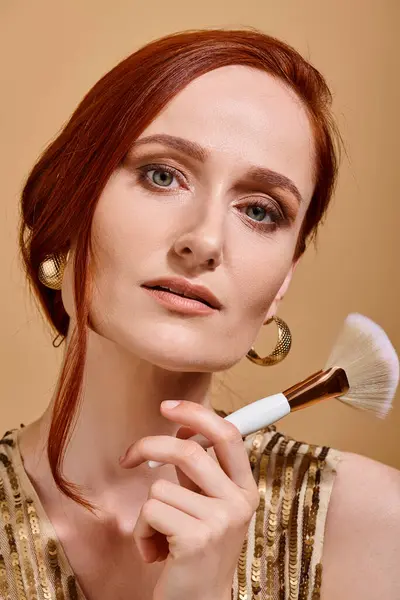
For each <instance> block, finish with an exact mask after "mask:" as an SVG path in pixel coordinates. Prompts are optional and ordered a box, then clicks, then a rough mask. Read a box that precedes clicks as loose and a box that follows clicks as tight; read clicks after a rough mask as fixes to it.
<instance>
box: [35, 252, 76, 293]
mask: <svg viewBox="0 0 400 600" xmlns="http://www.w3.org/2000/svg"><path fill="white" fill-rule="evenodd" d="M68 256H69V252H67V254H53V255H51V256H48V257H47V258H45V259H44V261H42V262H41V263H40V265H39V271H38V277H39V281H40V282H41V283H43V285H45V286H46V287H48V288H50V289H51V290H61V286H62V281H63V276H64V271H65V267H66V264H67V261H68Z"/></svg>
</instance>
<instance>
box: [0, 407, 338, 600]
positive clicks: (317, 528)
mask: <svg viewBox="0 0 400 600" xmlns="http://www.w3.org/2000/svg"><path fill="white" fill-rule="evenodd" d="M221 416H226V413H221ZM15 433H16V430H11V431H9V432H7V433H6V434H4V436H3V439H2V440H0V598H1V599H2V600H3V599H4V600H85V598H84V596H83V594H82V591H81V589H80V587H79V586H78V585H77V581H76V578H75V577H74V574H73V573H72V572H71V570H70V567H69V565H68V564H66V563H65V559H62V560H61V554H62V550H61V547H60V544H59V542H58V541H57V540H56V539H53V538H52V537H51V536H49V535H48V531H49V529H48V524H47V523H46V521H44V522H43V521H42V520H41V518H40V517H39V515H40V514H41V512H40V511H38V510H37V506H36V505H35V502H34V501H33V500H32V498H31V497H30V496H29V493H26V490H25V489H23V488H21V484H20V481H19V476H18V470H17V469H16V468H15V466H14V465H15V463H14V457H15V455H16V447H15V438H14V435H15ZM246 443H247V448H248V454H249V463H250V466H251V469H252V473H253V477H254V478H255V481H256V483H257V486H258V491H259V495H260V502H259V506H258V508H257V510H256V511H255V514H254V515H253V518H252V520H251V522H250V525H249V529H248V532H247V535H246V538H245V539H244V541H243V545H242V549H241V553H240V556H239V560H238V563H237V568H236V571H235V576H234V581H233V586H232V600H320V594H321V583H322V572H323V571H322V563H321V555H320V553H321V552H322V550H321V547H322V544H321V543H319V544H318V545H316V543H315V542H316V540H317V539H318V540H319V541H320V540H321V536H322V537H323V530H324V519H325V513H322V512H321V511H320V504H321V498H325V499H329V496H330V491H331V487H332V485H333V481H334V475H335V473H336V470H335V466H336V464H337V462H338V460H339V453H336V451H333V450H331V449H329V448H326V447H323V448H316V447H314V446H308V445H307V444H302V443H300V442H295V441H294V440H292V439H291V438H290V437H287V436H284V435H283V434H281V433H279V432H276V430H275V427H268V428H266V429H263V430H260V431H259V432H257V433H256V434H252V435H251V436H248V438H247V442H246V441H245V444H246ZM318 536H320V537H318ZM317 547H318V552H317V551H316V548H317Z"/></svg>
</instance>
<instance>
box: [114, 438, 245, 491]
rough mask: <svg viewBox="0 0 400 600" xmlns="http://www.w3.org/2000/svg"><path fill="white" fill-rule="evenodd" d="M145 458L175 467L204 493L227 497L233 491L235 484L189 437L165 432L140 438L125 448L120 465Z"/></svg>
mask: <svg viewBox="0 0 400 600" xmlns="http://www.w3.org/2000/svg"><path fill="white" fill-rule="evenodd" d="M147 460H156V461H159V462H162V463H168V464H172V465H175V466H176V467H179V469H180V470H181V471H182V472H183V473H184V474H185V475H187V477H188V478H189V479H190V480H191V481H193V482H194V483H195V484H196V485H197V486H199V488H200V489H202V490H203V491H204V493H205V494H206V495H207V496H210V497H213V498H224V499H231V498H232V497H233V496H235V495H236V494H237V486H236V485H235V484H234V483H233V482H232V481H231V480H230V479H229V477H228V476H227V475H226V473H224V471H223V470H222V469H221V467H220V466H219V464H218V463H217V462H215V460H214V459H213V458H212V457H211V456H209V454H207V452H206V451H205V450H204V448H202V447H201V446H199V444H197V443H196V442H193V441H191V440H179V439H177V438H175V437H172V436H169V435H157V436H152V437H144V438H141V439H140V440H139V441H138V442H136V443H135V444H133V446H131V447H130V448H129V449H128V452H127V454H126V455H125V458H124V460H123V462H122V463H121V466H122V467H123V468H127V469H129V468H134V467H137V466H138V465H140V464H142V463H143V462H145V461H147Z"/></svg>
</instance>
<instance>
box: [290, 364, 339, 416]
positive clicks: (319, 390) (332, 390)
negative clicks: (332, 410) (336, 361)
mask: <svg viewBox="0 0 400 600" xmlns="http://www.w3.org/2000/svg"><path fill="white" fill-rule="evenodd" d="M349 389H350V385H349V380H348V379H347V375H346V372H345V370H344V369H341V368H340V367H333V368H332V369H328V370H327V371H318V372H317V373H314V374H313V375H310V377H307V379H304V381H300V383H296V385H293V386H292V387H291V388H289V389H287V390H286V391H285V392H283V395H284V396H286V398H287V401H288V402H289V404H290V410H291V412H293V411H295V410H300V409H302V408H306V407H308V406H311V405H312V404H316V403H317V402H321V401H322V400H328V399H329V398H337V397H338V396H342V395H343V394H345V393H346V392H348V391H349Z"/></svg>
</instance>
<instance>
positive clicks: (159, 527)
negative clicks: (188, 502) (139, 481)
mask: <svg viewBox="0 0 400 600" xmlns="http://www.w3.org/2000/svg"><path fill="white" fill-rule="evenodd" d="M195 521H196V520H195V519H194V518H193V517H190V516H189V515H187V514H185V513H184V512H182V511H179V510H177V509H176V508H174V507H172V506H169V505H168V504H164V503H163V502H160V501H159V500H156V499H150V500H147V502H145V504H143V506H142V509H141V511H140V513H139V517H138V520H137V522H136V525H135V528H134V530H133V539H134V541H135V543H136V546H137V548H138V550H139V552H140V554H141V556H142V557H143V559H144V560H145V561H146V562H154V561H156V560H157V558H159V554H160V553H159V549H158V548H157V545H156V543H155V539H154V538H155V536H156V535H157V533H161V534H163V535H165V536H166V537H167V541H168V542H169V543H171V542H174V540H175V538H176V537H179V536H181V535H182V532H185V531H187V532H189V531H193V527H194V526H195Z"/></svg>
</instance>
